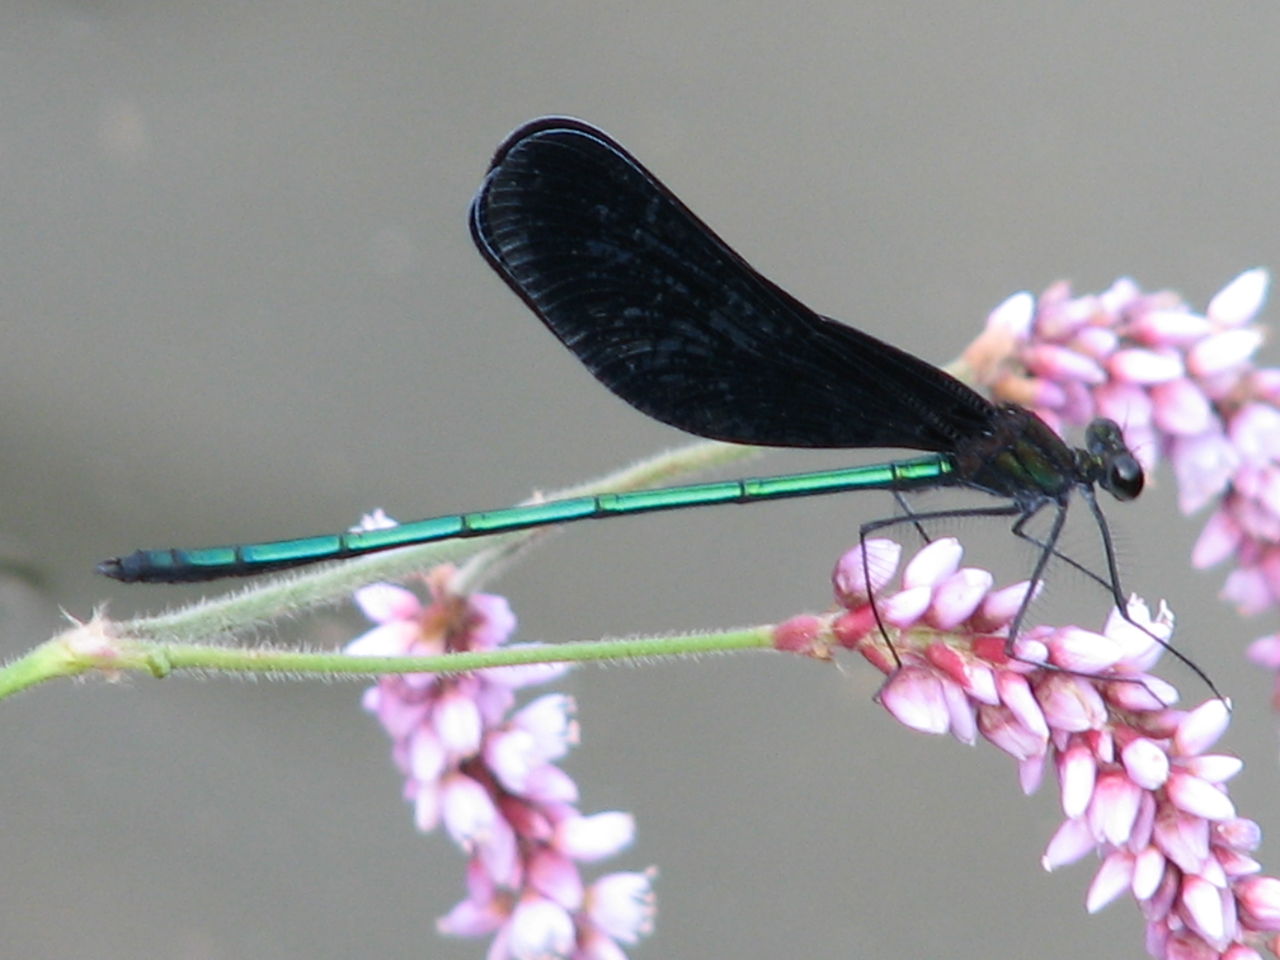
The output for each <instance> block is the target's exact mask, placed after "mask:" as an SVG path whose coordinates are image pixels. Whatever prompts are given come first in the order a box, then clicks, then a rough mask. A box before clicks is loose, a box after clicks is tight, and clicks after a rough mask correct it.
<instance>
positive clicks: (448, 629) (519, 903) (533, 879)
mask: <svg viewBox="0 0 1280 960" xmlns="http://www.w3.org/2000/svg"><path fill="white" fill-rule="evenodd" d="M451 576H452V572H451V570H449V569H448V568H437V569H436V570H435V571H433V572H432V574H431V577H430V580H429V585H430V588H431V602H430V603H426V604H424V603H423V602H422V601H420V600H419V598H418V597H417V596H416V595H415V594H413V593H412V592H410V591H408V590H405V589H402V588H400V587H395V586H390V585H387V584H376V585H374V586H370V587H365V588H364V589H362V590H360V591H359V592H358V593H357V595H356V602H357V603H358V604H359V606H360V608H361V609H362V610H363V611H364V613H365V615H366V616H368V617H369V619H371V620H372V621H373V622H374V623H375V624H376V626H375V627H373V629H371V630H369V631H368V632H367V633H365V634H364V635H363V636H361V637H359V638H358V639H356V640H354V641H353V642H352V643H351V644H349V645H348V647H347V652H348V653H349V654H352V655H355V656H432V655H439V654H443V653H451V652H458V651H464V650H471V651H478V650H492V649H494V648H496V647H499V646H501V645H503V644H505V643H506V641H507V639H508V638H509V637H510V636H511V634H512V632H513V631H514V629H515V617H514V616H513V615H512V613H511V609H510V607H509V606H508V605H507V602H506V600H504V599H503V598H502V597H497V596H492V595H488V594H473V595H469V596H462V595H458V594H455V593H453V592H452V591H451V590H450V579H451ZM565 669H566V667H565V666H564V665H558V664H550V665H548V664H543V665H534V666H524V667H501V668H497V669H491V670H485V671H481V672H477V673H471V674H458V675H452V676H441V675H437V674H408V675H403V676H388V677H383V678H382V679H380V680H379V681H378V684H377V685H376V686H374V687H371V688H370V689H369V690H367V691H366V693H365V697H364V705H365V708H366V709H367V710H368V711H369V712H370V713H372V714H374V715H375V716H377V718H378V720H379V721H380V722H381V723H382V725H383V727H384V728H385V729H386V731H387V733H388V735H389V736H390V737H391V740H392V743H393V747H392V756H393V758H394V760H395V763H396V765H397V766H398V767H399V769H400V771H401V772H402V773H403V774H404V776H405V797H406V799H408V800H409V801H410V802H411V803H413V805H414V814H415V820H416V823H417V826H418V829H419V830H422V831H424V832H426V831H431V830H434V829H435V828H436V827H437V826H438V825H441V824H443V826H444V828H445V829H446V831H447V832H448V834H449V836H450V837H452V838H453V840H454V842H455V843H457V844H458V846H459V847H461V848H462V850H463V851H464V852H465V853H466V854H467V856H468V858H469V861H468V866H467V888H468V895H467V897H466V898H465V899H464V900H462V901H461V902H460V903H458V904H457V906H455V907H454V908H453V909H452V910H451V911H450V912H449V913H448V914H446V915H445V916H444V917H442V918H441V919H440V920H439V921H438V927H439V929H440V931H441V932H442V933H447V934H452V935H456V936H486V935H488V934H494V940H493V945H492V947H491V948H490V950H489V954H488V955H489V957H490V958H492V960H508V958H510V960H526V958H566V960H570V958H571V960H625V953H624V952H623V949H622V947H621V946H620V944H633V943H636V942H637V941H638V940H639V939H640V938H641V937H642V936H644V935H646V934H648V933H649V932H650V931H651V930H652V926H653V913H654V903H653V892H652V887H651V881H652V877H653V873H652V871H645V872H642V873H630V872H629V873H613V874H608V875H606V876H603V877H601V878H599V879H597V880H596V881H595V882H594V883H592V884H590V885H589V886H588V885H586V884H585V882H584V880H583V878H582V876H581V874H580V871H579V867H578V865H579V864H580V863H583V862H591V861H596V860H600V859H603V858H605V857H608V856H611V855H613V854H614V853H617V852H618V851H619V850H621V849H622V848H623V847H625V846H627V845H628V844H629V843H630V842H631V839H632V836H633V833H634V822H633V820H632V818H631V816H630V815H629V814H626V813H621V812H608V813H598V814H595V815H593V816H584V815H583V814H581V813H580V812H579V811H578V809H577V806H576V804H577V801H578V788H577V785H576V784H575V783H574V782H573V780H572V779H570V777H569V776H568V774H566V773H565V772H564V771H563V770H561V769H560V768H559V767H558V766H556V765H555V761H557V760H559V759H560V758H561V757H563V756H564V755H565V754H566V753H567V752H568V750H569V747H570V746H571V745H572V744H574V743H576V742H577V735H578V728H577V724H576V722H575V721H574V720H573V702H572V700H571V699H570V698H569V697H567V696H565V695H563V694H547V695H544V696H542V697H539V698H538V699H536V700H533V701H532V702H530V703H528V704H526V705H525V706H523V707H521V708H520V709H515V707H516V695H515V691H516V690H518V689H520V688H522V687H525V686H528V685H531V684H536V683H542V682H544V681H547V680H550V679H552V678H554V677H556V676H559V675H560V674H562V673H563V672H564V671H565Z"/></svg>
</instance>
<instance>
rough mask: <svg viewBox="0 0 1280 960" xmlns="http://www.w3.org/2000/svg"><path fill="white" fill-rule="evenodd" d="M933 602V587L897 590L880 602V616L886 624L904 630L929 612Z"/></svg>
mask: <svg viewBox="0 0 1280 960" xmlns="http://www.w3.org/2000/svg"><path fill="white" fill-rule="evenodd" d="M932 602H933V587H931V586H919V587H912V588H911V589H909V590H899V591H898V592H897V593H895V594H894V595H893V596H891V597H886V598H885V599H884V600H883V601H881V603H880V608H879V609H880V618H881V619H882V620H883V621H884V622H885V623H887V624H889V625H890V626H893V627H898V628H899V629H902V630H905V629H907V628H908V627H911V626H914V625H915V624H916V623H918V622H919V620H920V618H921V617H923V616H924V615H925V614H926V613H928V612H929V605H930V604H931V603H932Z"/></svg>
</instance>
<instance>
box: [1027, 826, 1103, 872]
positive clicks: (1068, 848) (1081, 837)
mask: <svg viewBox="0 0 1280 960" xmlns="http://www.w3.org/2000/svg"><path fill="white" fill-rule="evenodd" d="M1097 845H1098V842H1097V841H1096V840H1095V839H1094V838H1093V833H1092V831H1090V830H1089V825H1088V824H1087V823H1085V822H1084V821H1083V820H1065V821H1063V823H1062V825H1061V826H1060V827H1058V829H1057V830H1056V831H1055V832H1054V834H1053V837H1052V838H1051V839H1050V840H1049V846H1048V847H1047V848H1046V849H1045V852H1044V856H1043V857H1041V858H1040V864H1041V866H1043V867H1044V868H1045V870H1056V869H1057V868H1058V867H1065V866H1066V865H1067V864H1071V863H1075V862H1076V861H1077V860H1079V859H1080V858H1081V857H1083V856H1084V855H1085V854H1087V853H1089V852H1091V851H1092V850H1094V849H1095V848H1096V847H1097Z"/></svg>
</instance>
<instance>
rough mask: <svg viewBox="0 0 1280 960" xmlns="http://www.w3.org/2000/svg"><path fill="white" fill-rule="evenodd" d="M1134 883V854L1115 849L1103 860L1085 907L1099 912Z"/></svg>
mask: <svg viewBox="0 0 1280 960" xmlns="http://www.w3.org/2000/svg"><path fill="white" fill-rule="evenodd" d="M1132 883H1133V854H1131V853H1129V852H1128V851H1127V850H1115V851H1113V852H1112V853H1110V854H1108V855H1107V858H1106V859H1105V860H1103V861H1102V866H1100V867H1099V868H1098V872H1097V873H1096V874H1095V875H1094V877H1093V883H1091V884H1090V885H1089V893H1088V896H1086V898H1085V909H1086V910H1088V911H1089V912H1090V913H1097V912H1098V911H1099V910H1101V909H1102V908H1103V907H1105V906H1106V905H1107V904H1109V903H1110V902H1111V901H1112V900H1114V899H1115V898H1116V897H1118V896H1120V894H1122V893H1124V892H1125V890H1127V889H1129V887H1130V886H1131V885H1132Z"/></svg>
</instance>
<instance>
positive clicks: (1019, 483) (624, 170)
mask: <svg viewBox="0 0 1280 960" xmlns="http://www.w3.org/2000/svg"><path fill="white" fill-rule="evenodd" d="M471 235H472V238H473V240H474V241H475V244H476V247H477V249H479V251H480V253H481V255H482V256H483V257H484V258H485V260H487V261H488V263H489V265H490V266H491V267H493V269H494V270H495V271H496V272H497V274H498V276H500V277H501V278H502V279H503V281H504V282H506V284H507V285H508V286H509V287H510V288H511V289H512V290H513V291H514V292H515V293H516V295H517V296H519V297H520V298H521V299H522V300H523V301H524V302H525V303H526V304H527V305H528V306H529V308H530V309H531V310H532V311H533V312H534V313H535V314H536V315H537V316H538V318H539V319H540V320H542V322H543V323H544V324H546V326H547V328H548V329H549V330H550V331H551V332H552V333H553V334H555V336H556V337H557V338H558V339H559V340H560V342H561V343H563V344H564V345H565V346H566V347H568V348H569V350H571V351H572V352H573V354H574V355H575V356H576V357H577V358H578V360H580V361H581V362H582V364H583V366H585V367H586V368H587V370H588V371H590V372H591V374H592V375H593V376H594V377H595V378H596V379H597V380H599V381H600V383H602V384H603V385H604V386H605V387H607V388H608V389H609V390H610V391H611V392H612V393H613V394H615V395H616V396H618V397H620V398H621V399H622V400H625V401H626V402H627V403H629V404H631V405H632V406H633V407H635V408H636V409H638V410H640V411H641V412H642V413H645V414H647V415H648V416H650V417H652V418H654V419H656V420H660V421H662V422H663V423H666V424H670V425H671V426H673V427H677V428H678V429H680V430H684V431H685V432H687V433H692V434H695V435H697V436H702V437H709V438H712V439H715V440H723V441H727V442H729V443H744V444H753V445H758V446H774V447H825V448H855V447H895V448H904V449H908V450H922V451H926V452H928V453H930V454H931V456H928V457H923V458H920V459H916V460H907V461H902V462H899V463H890V464H883V465H880V466H874V467H851V468H848V469H843V470H832V471H826V472H821V473H806V474H795V475H790V476H781V477H770V478H766V479H756V480H733V481H727V482H721V483H704V484H694V485H691V486H685V487H671V488H668V489H664V490H649V491H641V492H628V493H617V494H609V495H606V496H600V497H587V498H582V499H574V500H562V501H557V502H551V503H540V504H533V505H530V506H524V507H511V508H508V509H504V510H491V511H484V512H479V513H464V514H458V515H456V516H449V517H440V518H437V519H434V520H420V521H417V522H415V523H407V524H404V525H403V526H399V527H395V528H393V529H390V530H377V531H366V532H360V533H343V534H334V535H332V536H324V537H307V538H303V539H300V540H283V541H278V542H273V543H259V544H249V545H243V546H227V547H209V548H203V549H197V550H180V549H165V550H140V551H138V552H136V553H132V554H130V555H128V556H125V557H117V558H115V559H112V560H107V561H104V562H103V563H101V564H99V565H98V569H99V570H100V571H101V572H102V573H104V574H106V575H107V576H110V577H115V578H116V579H118V580H124V581H127V582H136V581H145V582H159V583H180V582H188V581H197V580H212V579H216V578H218V577H229V576H245V575H249V574H254V573H260V572H265V571H268V570H281V569H287V568H289V567H295V566H301V565H303V564H307V563H316V562H319V561H323V560H338V559H342V558H345V557H354V556H358V555H360V554H364V553H371V552H374V551H377V550H388V549H391V548H393V547H400V546H406V545H409V544H416V543H429V542H432V541H436V540H446V539H451V538H455V537H477V536H482V535H485V534H491V533H503V532H507V531H514V530H524V529H528V528H530V527H538V526H543V525H548V524H559V523H569V522H571V521H576V520H586V519H599V518H603V517H613V516H622V515H627V514H636V513H647V512H652V511H656V510H675V509H681V508H685V507H694V506H707V505H711V504H717V503H748V502H757V501H764V500H776V499H781V498H785V497H803V496H811V495H816V494H823V493H836V492H840V491H846V490H872V489H893V490H902V491H905V490H915V489H920V488H922V487H935V486H963V487H969V488H972V489H976V490H981V491H983V492H985V493H988V494H991V495H992V496H994V497H998V498H1000V503H999V505H996V506H990V507H980V508H976V509H970V510H967V511H963V510H951V511H935V512H933V513H930V514H910V515H908V516H907V518H906V519H907V520H911V521H915V522H917V523H919V522H920V521H924V520H930V519H942V518H947V517H955V516H960V515H964V514H972V515H985V516H1002V517H1007V518H1010V519H1012V521H1013V532H1014V534H1015V535H1017V536H1020V537H1022V538H1023V539H1026V540H1029V541H1031V542H1033V543H1036V544H1038V545H1039V546H1040V547H1041V553H1040V557H1039V559H1038V561H1037V563H1036V567H1035V569H1034V571H1033V573H1032V581H1033V582H1036V581H1038V580H1039V579H1040V578H1041V576H1042V574H1043V572H1044V569H1045V566H1046V564H1047V563H1048V561H1049V558H1050V557H1051V556H1053V555H1054V553H1055V552H1056V547H1057V541H1058V537H1059V534H1060V533H1061V531H1062V527H1063V523H1064V521H1065V518H1066V511H1067V505H1068V501H1069V500H1070V497H1071V496H1072V494H1073V493H1076V492H1078V493H1080V494H1081V495H1082V496H1083V497H1084V499H1085V500H1086V501H1087V503H1088V504H1089V508H1090V511H1091V512H1092V514H1093V517H1094V519H1095V521H1096V522H1097V525H1098V530H1099V534H1100V535H1101V538H1102V543H1103V547H1104V550H1105V553H1106V562H1107V577H1106V579H1105V580H1104V579H1103V578H1102V577H1100V576H1098V575H1097V574H1093V576H1094V578H1095V579H1097V580H1099V581H1101V582H1103V583H1105V584H1106V585H1107V586H1108V587H1109V588H1110V590H1111V592H1112V595H1113V597H1114V598H1115V599H1116V600H1117V602H1118V603H1119V604H1120V605H1121V607H1123V605H1124V600H1123V598H1122V596H1121V592H1120V587H1119V583H1118V575H1117V573H1116V566H1115V557H1114V551H1113V550H1112V547H1111V539H1110V534H1109V532H1108V530H1107V527H1106V523H1105V520H1104V519H1103V516H1102V513H1101V511H1100V509H1099V508H1098V505H1097V502H1096V499H1095V497H1094V487H1095V486H1101V487H1102V488H1103V489H1105V490H1107V491H1108V492H1110V493H1112V494H1113V495H1115V496H1116V497H1118V498H1120V499H1130V498H1132V497H1134V496H1136V495H1137V494H1138V492H1139V491H1140V490H1141V489H1142V469H1141V467H1140V466H1139V465H1138V462H1137V460H1136V459H1135V458H1134V457H1133V455H1132V454H1131V453H1130V452H1129V450H1128V448H1127V447H1126V446H1125V443H1124V439H1123V437H1122V436H1121V434H1120V429H1119V427H1117V426H1116V425H1115V424H1114V423H1112V422H1110V421H1106V420H1098V421H1095V422H1094V424H1093V425H1092V426H1091V427H1090V428H1089V432H1088V435H1087V443H1086V446H1085V449H1072V448H1070V447H1068V446H1067V445H1066V444H1064V443H1063V442H1062V440H1061V439H1060V438H1059V437H1058V436H1057V435H1056V434H1055V433H1054V432H1053V431H1052V430H1050V429H1049V427H1048V426H1046V425H1045V423H1044V422H1043V421H1042V420H1040V419H1039V418H1038V417H1037V416H1036V415H1035V414H1033V413H1031V412H1029V411H1027V410H1025V409H1023V408H1021V407H1017V406H1012V405H1003V406H997V405H995V404H993V403H991V402H990V401H988V400H987V399H986V398H984V397H982V396H980V395H979V394H977V393H975V392H974V391H973V390H971V389H970V388H969V387H967V386H965V385H964V384H963V383H961V382H960V381H959V380H957V379H955V378H954V377H952V376H950V375H949V374H947V373H945V372H944V371H942V370H939V369H938V368H937V367H935V366H932V365H931V364H929V363H926V362H925V361H924V360H921V359H919V358H917V357H913V356H912V355H911V354H909V353H906V352H905V351H903V350H900V349H898V348H897V347H894V346H890V345H889V344H887V343H885V342H883V341H881V340H877V339H876V338H875V337H872V336H870V335H869V334H866V333H863V332H861V331H860V330H856V329H854V328H853V327H850V326H846V325H845V324H843V323H839V322H837V321H835V320H832V319H830V318H829V317H824V316H822V315H820V314H818V313H815V312H814V311H813V310H811V309H809V308H808V307H806V306H805V305H804V304H803V303H801V302H800V301H799V300H797V299H796V298H795V297H793V296H791V295H790V294H789V293H787V292H786V291H784V290H783V289H782V288H781V287H779V286H778V285H777V284H775V283H773V282H772V281H770V280H768V279H766V278H765V277H763V276H761V275H760V274H759V273H757V272H756V271H755V270H754V269H753V268H752V267H751V265H750V264H748V263H747V262H746V261H745V260H744V259H743V258H742V257H741V256H739V255H738V254H737V253H736V252H734V250H733V249H732V248H730V247H729V245H728V244H726V243H725V242H724V241H723V240H722V239H720V237H719V236H717V235H716V233H715V232H714V231H713V230H712V229H711V228H710V227H708V226H707V225H706V224H705V223H703V222H702V220H700V219H699V218H698V217H697V216H696V215H695V214H694V213H693V212H692V211H691V210H689V208H688V207H686V206H685V205H684V204H683V203H681V202H680V200H679V199H678V198H677V197H676V196H675V194H673V193H672V192H671V191H670V190H669V189H667V187H666V186H665V185H664V184H663V183H662V182H661V181H660V180H658V178H657V177H655V176H654V175H653V174H652V173H650V172H649V171H648V170H647V169H645V167H644V166H642V165H641V164H640V162H639V161H638V160H636V158H635V157H633V156H632V155H631V154H630V153H628V152H627V151H626V150H625V149H624V148H623V147H622V146H620V145H619V144H618V143H617V142H616V141H614V140H613V139H611V138H610V137H609V136H608V135H607V134H605V133H603V132H602V131H600V130H598V129H596V128H595V127H593V126H591V125H590V124H587V123H583V122H582V121H581V120H574V119H571V118H567V117H544V118H542V119H539V120H534V121H532V122H530V123H528V124H525V125H524V126H523V127H521V128H520V129H518V130H516V131H515V132H514V133H512V134H511V135H510V136H509V137H508V138H507V140H506V141H505V142H504V143H503V144H502V146H500V147H499V148H498V151H497V153H496V154H495V155H494V158H493V161H492V163H491V164H490V166H489V172H488V174H487V175H486V177H485V179H484V182H483V184H481V187H480V190H479V192H478V193H477V194H476V197H475V200H474V201H473V202H472V204H471ZM1046 507H1047V508H1049V509H1050V510H1051V511H1052V512H1053V519H1052V523H1051V525H1050V528H1049V531H1048V533H1047V534H1045V535H1040V536H1033V535H1031V534H1029V533H1027V532H1025V531H1024V527H1025V525H1026V524H1027V523H1028V522H1029V521H1030V520H1031V519H1032V518H1033V517H1035V516H1036V515H1037V514H1038V513H1040V512H1041V510H1043V509H1045V508H1046ZM895 522H901V518H899V519H898V520H885V521H872V522H871V523H864V524H862V525H861V527H860V531H861V533H862V534H863V535H864V536H865V535H866V534H867V533H868V532H870V531H872V530H876V529H882V528H883V527H885V526H888V525H891V524H893V523H895ZM1077 566H1079V565H1078V564H1077ZM1082 569H1084V568H1082ZM1086 572H1087V573H1088V572H1090V571H1088V570H1087V569H1086ZM1028 596H1030V593H1029V594H1028ZM1013 632H1014V633H1016V630H1014V631H1013Z"/></svg>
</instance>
